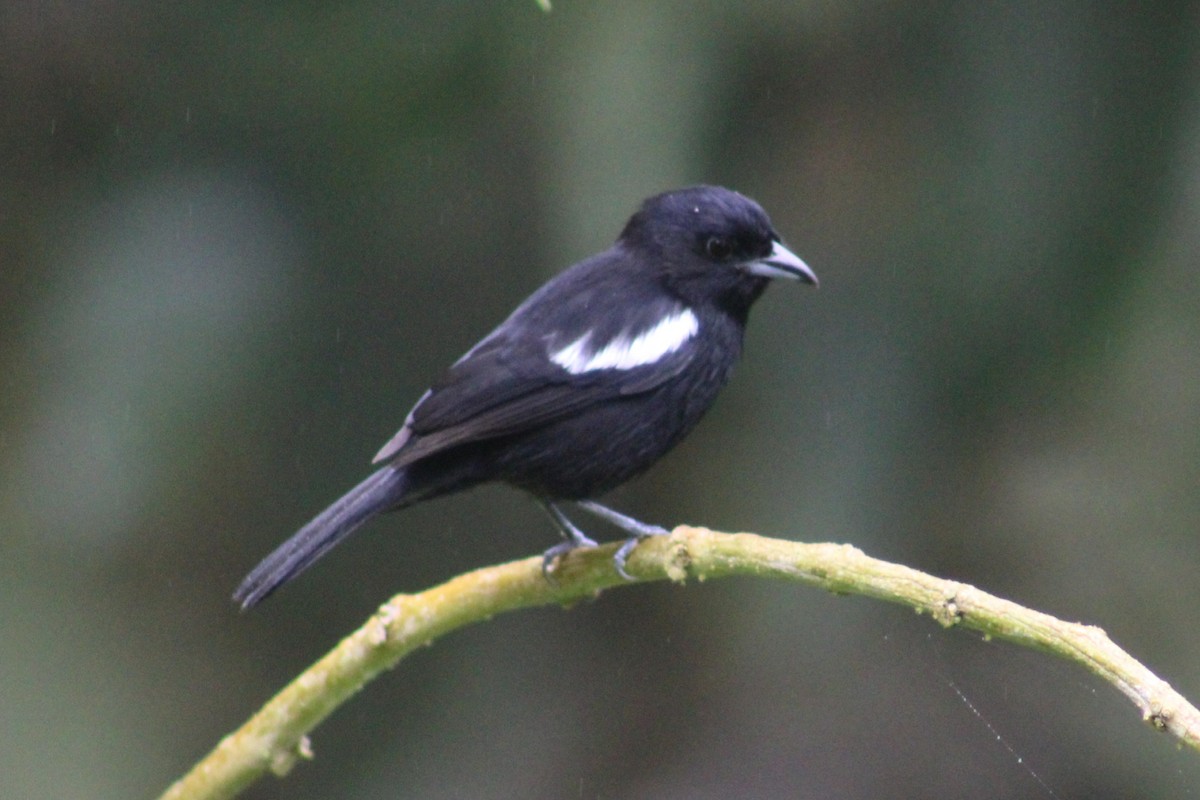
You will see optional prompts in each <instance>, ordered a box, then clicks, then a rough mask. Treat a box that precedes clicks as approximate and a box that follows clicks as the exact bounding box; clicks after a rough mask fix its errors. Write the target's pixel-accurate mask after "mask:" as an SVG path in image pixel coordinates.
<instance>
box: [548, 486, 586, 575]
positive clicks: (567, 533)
mask: <svg viewBox="0 0 1200 800" xmlns="http://www.w3.org/2000/svg"><path fill="white" fill-rule="evenodd" d="M541 505H542V508H544V509H546V513H547V514H549V515H550V519H552V520H554V527H556V528H558V532H559V533H561V534H562V537H563V541H562V542H560V543H559V544H556V545H554V547H551V548H550V549H549V550H547V551H546V552H545V553H543V554H542V574H543V575H545V576H546V577H547V578H549V577H550V572H551V568H552V567H553V565H554V561H555V559H557V558H558V557H559V556H563V555H566V554H567V553H569V552H571V551H572V550H574V549H575V548H576V547H595V546H596V543H595V542H594V541H592V540H591V539H589V538H588V537H587V536H586V535H584V532H583V531H581V530H579V528H577V527H575V523H574V522H571V520H569V519H567V515H566V514H564V513H563V512H562V509H560V508H559V507H558V506H556V505H555V504H554V503H542V504H541Z"/></svg>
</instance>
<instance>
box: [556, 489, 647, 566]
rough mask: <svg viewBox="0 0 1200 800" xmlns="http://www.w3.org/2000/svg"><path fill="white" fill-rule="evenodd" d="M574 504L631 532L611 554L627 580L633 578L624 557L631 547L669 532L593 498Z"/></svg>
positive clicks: (614, 563)
mask: <svg viewBox="0 0 1200 800" xmlns="http://www.w3.org/2000/svg"><path fill="white" fill-rule="evenodd" d="M576 505H578V506H579V507H580V508H582V509H583V510H584V511H587V512H589V513H592V514H595V515H596V516H597V517H600V519H602V520H605V521H607V522H611V523H612V524H613V525H616V526H617V527H618V528H620V529H621V530H623V531H627V532H628V533H631V534H633V535H632V536H630V537H629V538H628V539H626V540H625V543H624V544H622V545H621V547H620V549H618V550H617V552H616V553H615V554H614V555H613V565H614V566H616V568H617V574H618V575H620V576H621V577H622V578H624V579H625V580H627V581H631V580H633V576H631V575H630V574H629V573H628V572H626V571H625V559H627V558H629V554H630V553H632V552H633V548H635V547H637V543H638V542H640V541H641V540H642V539H645V538H646V537H647V536H665V535H667V534H668V533H670V531H668V530H667V529H666V528H660V527H659V526H657V525H648V524H646V523H645V522H642V521H640V520H636V519H634V518H633V517H628V516H626V515H624V514H622V513H621V512H620V511H614V510H613V509H611V508H609V507H608V506H602V505H600V504H599V503H597V502H596V501H595V500H580V501H578V502H577V503H576ZM560 513H561V512H560Z"/></svg>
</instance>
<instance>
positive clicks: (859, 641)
mask: <svg viewBox="0 0 1200 800" xmlns="http://www.w3.org/2000/svg"><path fill="white" fill-rule="evenodd" d="M1198 34H1200V14H1197V11H1196V9H1195V8H1194V7H1193V6H1191V5H1189V4H1180V3H1157V4H1155V3H1152V4H1141V5H1137V6H1133V5H1131V6H1129V7H1116V6H1106V7H1103V8H1101V7H1098V6H1097V7H1095V8H1093V7H1085V6H1083V5H1080V4H1066V3H1034V2H1026V3H1013V4H1005V5H989V4H974V3H941V4H936V3H935V4H929V3H915V2H891V3H878V4H869V3H857V4H855V3H844V4H826V3H795V2H783V1H782V0H779V1H778V2H769V1H767V0H762V1H760V2H751V3H745V4H733V3H715V2H714V3H684V2H667V3H654V4H634V3H604V4H601V3H591V4H582V3H571V2H566V0H560V2H557V3H555V7H554V11H553V13H550V14H543V13H541V12H540V11H538V9H537V8H536V6H535V4H534V3H532V2H529V3H521V2H514V3H495V2H489V3H370V2H349V3H341V4H328V3H294V2H293V3H288V2H275V3H258V4H229V3H216V4H206V5H200V4H190V5H189V4H183V5H181V4H159V5H153V4H144V3H143V4H132V5H131V4H124V5H122V4H117V5H113V4H108V5H104V4H97V3H67V4H64V3H58V4H54V3H41V2H34V3H24V4H10V7H6V8H5V9H4V10H3V12H0V104H2V105H0V107H2V108H3V111H4V113H3V114H2V115H0V375H2V376H3V384H2V385H3V390H2V391H0V581H2V582H3V587H4V592H3V595H2V599H0V641H2V642H3V647H0V726H2V728H0V732H2V733H3V734H4V735H3V736H2V737H0V796H3V797H30V798H32V797H46V798H50V797H53V798H67V797H88V798H107V797H112V798H117V797H130V796H152V795H153V794H154V793H155V792H157V791H158V790H160V789H161V788H163V787H165V785H166V784H167V783H168V782H169V781H170V780H171V779H172V778H173V777H174V776H175V775H176V774H178V773H180V772H181V771H182V770H184V769H185V768H186V767H187V766H188V765H189V764H190V763H191V762H192V761H193V760H194V759H195V758H197V757H199V756H200V755H202V754H203V753H204V752H205V751H207V749H208V748H209V747H210V746H211V745H212V744H214V743H215V742H216V741H217V739H218V738H219V736H220V735H221V734H222V733H223V732H224V731H226V730H227V729H229V728H231V727H233V726H235V725H237V724H238V723H239V722H240V721H241V720H242V719H243V718H244V717H245V716H246V715H247V714H248V713H249V712H250V711H252V710H253V709H254V708H255V707H256V706H257V704H258V703H259V702H261V701H262V700H263V699H264V698H266V697H267V696H269V694H270V693H271V692H272V691H273V690H274V689H276V688H278V687H279V686H280V685H281V684H282V682H283V681H284V680H286V679H287V677H288V676H289V675H291V674H293V673H294V672H295V671H296V670H297V669H298V668H299V667H300V666H301V665H303V664H305V663H307V662H309V661H311V660H312V659H313V658H315V657H316V656H318V655H319V654H320V653H321V652H323V650H324V649H325V648H327V647H328V646H329V645H331V644H332V643H333V642H334V641H336V640H337V638H338V637H339V635H340V634H341V633H342V632H344V631H346V630H348V629H349V628H350V627H351V626H353V625H355V624H356V623H357V622H358V621H359V620H361V619H362V618H363V617H364V616H365V615H366V614H368V613H369V612H370V611H371V610H372V609H373V608H374V607H375V605H376V604H377V603H378V602H380V601H381V600H383V599H384V598H386V597H387V596H388V595H390V594H391V593H393V592H395V591H400V590H405V589H415V588H419V587H423V586H426V585H428V584H431V583H434V582H436V581H439V580H441V579H444V578H446V577H449V576H451V575H453V574H455V573H457V572H459V571H462V570H464V569H467V568H469V567H472V566H476V565H481V564H485V563H489V562H492V561H495V560H499V559H505V558H511V557H517V556H523V555H528V554H530V553H534V552H539V551H540V550H542V549H543V548H545V547H546V546H548V545H549V544H551V543H552V542H553V540H554V534H553V532H552V530H551V528H550V526H549V525H548V524H547V523H546V522H545V520H543V519H542V518H541V515H540V512H538V511H537V510H536V508H534V506H533V504H531V503H529V502H528V501H527V500H525V499H524V498H522V497H520V496H519V495H517V494H516V493H514V492H512V491H509V490H505V489H501V488H486V489H482V490H479V491H477V492H473V493H471V494H468V495H465V496H463V497H458V498H452V499H447V500H443V501H438V502H436V503H434V504H430V505H429V506H426V507H418V508H416V509H413V510H411V511H407V512H405V513H403V514H401V515H397V516H394V517H390V518H387V519H384V520H381V521H379V522H376V523H375V524H373V525H372V526H371V527H370V529H369V530H368V531H367V532H365V533H363V534H361V535H359V537H358V539H357V540H356V541H353V542H351V543H350V544H348V545H347V546H346V547H345V548H344V549H342V550H339V551H338V552H337V554H336V555H335V556H333V557H331V558H330V559H329V560H328V561H327V562H324V563H322V564H321V565H320V567H319V568H317V569H316V570H314V571H313V572H312V573H311V574H308V575H305V576H304V578H303V579H302V580H300V581H299V582H297V583H296V584H295V585H293V586H289V587H288V588H287V589H286V590H285V591H283V592H281V593H280V594H279V595H278V596H277V597H275V598H272V600H271V601H270V602H269V603H268V604H266V605H265V606H264V607H262V608H261V609H258V610H256V611H255V612H254V613H252V614H250V615H245V616H242V615H239V614H237V613H236V612H235V611H234V609H233V607H232V605H231V604H230V602H229V600H228V597H229V593H230V592H231V591H232V589H233V587H234V586H235V585H236V583H237V582H238V580H239V579H240V578H241V577H242V575H243V574H244V573H245V572H246V571H247V570H248V569H249V568H250V567H251V566H253V564H254V563H255V562H256V560H257V559H258V558H259V557H261V556H262V555H264V554H265V553H266V552H267V551H268V550H269V549H270V548H272V547H273V546H274V545H275V544H277V543H278V542H279V541H281V540H282V539H283V538H284V537H285V536H287V535H288V534H290V533H291V532H292V531H293V530H294V529H295V528H296V527H297V526H298V525H300V524H301V523H303V522H304V521H305V520H306V519H307V518H308V517H309V516H310V515H311V514H313V513H315V512H316V511H318V510H320V508H322V507H323V505H324V504H325V503H327V502H329V501H331V500H333V499H334V498H335V497H336V496H337V495H338V494H340V492H342V491H343V490H344V489H346V488H348V487H349V486H350V485H352V483H354V482H355V481H356V480H357V479H358V478H359V477H361V476H362V475H363V474H364V473H365V471H366V469H367V463H366V462H367V461H368V460H369V458H370V456H371V455H372V454H373V453H374V452H375V449H376V448H377V447H378V445H379V444H380V443H381V442H382V441H384V440H385V439H386V438H387V437H388V436H390V435H391V434H392V433H393V432H394V431H395V429H396V428H397V427H398V426H399V424H400V422H401V421H402V420H403V418H404V415H405V413H406V412H407V410H408V407H409V405H410V404H411V403H412V402H413V401H414V400H415V399H416V398H417V397H418V396H419V394H420V392H421V391H422V389H423V388H424V386H425V385H426V384H427V382H428V381H429V380H431V379H432V378H433V377H435V376H436V373H437V372H438V370H439V369H440V368H441V367H442V366H444V365H445V364H447V363H449V362H450V361H452V360H453V359H454V358H456V357H457V356H458V355H459V354H460V353H461V352H462V351H463V349H464V348H466V347H468V346H469V345H470V344H471V343H472V342H474V341H475V340H476V339H477V338H478V337H479V336H481V335H482V334H484V333H486V332H487V331H488V330H489V329H490V327H491V326H492V325H494V324H495V323H496V322H498V321H499V320H500V319H501V318H502V317H503V316H504V315H505V314H506V313H507V311H508V310H509V309H510V308H511V307H512V306H513V305H514V304H515V303H516V302H518V301H520V299H522V298H523V297H524V296H525V295H526V294H527V293H528V292H529V291H530V290H532V289H533V288H534V287H536V286H537V285H538V284H539V283H540V282H541V281H543V280H544V279H545V278H546V277H547V276H549V275H550V274H552V273H553V272H554V271H555V270H557V269H559V268H561V267H562V266H565V265H567V264H569V263H571V262H572V261H574V260H576V259H578V258H580V257H583V256H585V255H588V254H590V253H591V252H594V251H595V250H597V249H600V248H602V247H604V246H606V245H607V244H608V242H609V241H610V240H611V239H612V238H613V237H614V236H615V235H616V233H617V231H618V230H619V227H620V225H621V224H622V222H623V221H624V219H625V217H626V216H627V214H628V213H629V212H630V211H631V210H632V209H633V208H634V207H635V205H636V203H637V202H638V201H639V200H640V199H641V198H642V197H644V196H645V195H648V194H651V193H653V192H657V191H661V190H663V189H667V188H671V187H675V186H679V185H683V184H688V183H694V182H701V181H703V182H714V183H722V184H727V185H730V186H733V187H735V188H737V189H740V190H742V191H744V192H746V193H748V194H750V195H752V196H754V197H756V198H758V199H759V200H760V201H761V202H762V203H763V205H764V206H765V207H766V208H767V209H768V211H769V212H770V213H771V214H772V216H773V217H774V220H775V223H776V227H777V228H778V229H779V230H780V231H782V232H783V233H784V235H785V236H786V237H787V239H788V241H789V244H790V245H791V246H792V248H793V249H794V250H795V251H796V252H798V253H800V254H801V255H802V256H803V257H804V258H805V259H806V260H807V261H808V262H809V263H810V264H811V265H812V266H813V267H814V268H815V269H816V271H817V272H818V274H819V275H820V276H821V281H822V286H821V290H820V291H819V292H817V293H809V292H801V291H798V290H795V287H792V286H776V287H773V288H772V290H771V292H770V293H769V296H768V297H766V298H765V299H764V300H763V301H762V302H761V303H760V304H759V306H758V307H757V308H756V309H755V315H754V319H753V320H752V323H751V328H750V331H749V335H748V342H747V356H746V359H745V361H744V363H743V364H742V367H741V369H740V371H739V374H738V375H737V377H736V378H735V380H734V383H733V384H732V385H731V386H730V388H729V389H728V390H727V392H726V394H725V395H724V396H723V398H722V400H721V402H720V403H719V404H718V408H717V409H716V410H715V411H714V412H713V413H712V414H711V415H710V418H709V419H708V420H706V421H705V423H704V424H703V425H702V426H701V428H700V430H699V431H697V433H696V434H695V435H694V436H693V437H692V438H691V439H690V440H689V441H688V442H686V443H685V444H684V445H682V446H681V447H680V448H679V450H678V451H677V452H676V453H674V454H673V455H672V456H670V457H669V458H668V459H667V460H666V461H664V462H663V464H662V465H660V466H659V467H658V468H656V469H655V470H654V471H653V472H651V474H649V475H648V476H647V477H646V478H644V479H642V480H641V481H639V482H638V483H636V484H635V485H632V486H631V487H629V488H627V489H624V490H622V491H621V492H620V493H619V495H618V497H616V498H614V502H615V503H616V504H617V505H619V506H620V507H622V508H625V509H627V510H629V511H630V512H632V513H636V514H637V515H639V516H641V517H643V518H646V519H650V520H655V521H660V522H663V523H668V524H669V523H672V522H677V521H688V522H697V523H702V524H707V525H710V526H712V527H715V528H724V529H748V530H757V531H761V532H763V533H767V534H773V535H786V536H791V537H795V538H803V539H810V540H826V539H832V540H841V541H851V542H854V543H856V544H858V545H860V546H862V547H864V548H865V549H867V550H868V552H870V553H872V554H873V555H878V556H882V557H886V558H892V559H895V560H900V561H903V562H905V563H909V564H911V565H913V566H915V567H918V568H921V569H925V570H928V571H932V572H935V573H938V574H942V575H946V576H949V577H954V578H957V579H961V580H964V581H968V582H971V583H975V584H978V585H980V586H982V587H984V588H986V589H988V590H990V591H993V592H996V593H999V594H1002V595H1007V596H1010V597H1013V598H1014V599H1017V600H1019V601H1021V602H1024V603H1027V604H1030V605H1033V606H1035V607H1039V608H1043V609H1045V610H1047V611H1049V612H1051V613H1055V614H1058V615H1060V616H1064V617H1067V618H1076V619H1081V620H1085V621H1088V622H1093V623H1096V624H1100V625H1102V626H1104V627H1106V628H1107V629H1108V630H1109V632H1110V633H1111V634H1112V635H1113V636H1114V638H1115V639H1116V640H1117V641H1118V642H1120V643H1121V644H1123V645H1125V646H1126V647H1128V648H1129V649H1131V650H1132V651H1133V652H1134V653H1135V654H1137V655H1139V656H1141V657H1142V658H1144V659H1145V660H1146V661H1147V663H1148V664H1149V665H1150V666H1152V667H1153V668H1155V669H1157V670H1159V672H1160V674H1162V675H1163V676H1164V677H1165V678H1167V679H1168V680H1170V681H1171V682H1172V683H1173V684H1174V685H1175V686H1176V687H1177V688H1178V689H1180V690H1181V691H1182V692H1183V693H1184V694H1185V695H1188V696H1190V697H1191V698H1193V700H1195V699H1196V698H1198V697H1200V678H1198V676H1197V671H1196V666H1195V665H1196V664H1197V663H1200V633H1198V632H1197V626H1196V624H1195V620H1196V617H1197V611H1198V610H1200V577H1198V576H1200V270H1198V269H1197V265H1198V264H1200V225H1197V222H1196V220H1197V219H1200V145H1198V143H1200V103H1198V102H1197V100H1198V90H1200V58H1198V53H1200V51H1198V45H1200V42H1198ZM964 700H969V702H964ZM998 737H999V739H998ZM314 749H315V750H316V753H317V760H316V762H315V763H314V764H311V765H305V766H301V767H299V768H298V769H297V770H296V771H295V772H294V773H293V774H292V775H291V776H290V777H289V778H288V779H287V785H286V787H285V788H284V793H285V794H286V795H287V796H288V797H296V798H300V797H345V798H350V797H354V798H376V797H380V798H382V797H388V798H391V797H517V796H519V797H563V796H581V797H600V796H605V797H612V796H636V797H659V798H663V797H687V798H698V797H722V798H723V797H729V796H734V795H735V794H736V795H737V796H744V795H745V794H746V793H749V794H751V795H753V796H806V797H810V796H811V797H880V796H887V797H934V796H945V797H1013V796H1026V797H1043V796H1048V795H1049V791H1048V790H1047V788H1046V787H1049V789H1050V790H1052V791H1053V795H1054V796H1058V797H1091V798H1103V797H1113V798H1118V797H1129V796H1134V795H1137V796H1158V797H1168V796H1169V797H1183V796H1192V795H1195V793H1196V791H1197V790H1196V787H1197V786H1198V785H1200V763H1198V762H1197V759H1196V757H1195V755H1194V754H1193V753H1188V752H1180V751H1177V750H1176V749H1175V747H1174V746H1173V744H1172V743H1171V742H1169V741H1167V740H1166V739H1164V738H1162V737H1157V736H1155V735H1154V734H1153V733H1152V732H1150V731H1149V730H1148V729H1146V728H1144V727H1143V726H1142V725H1141V724H1140V723H1139V721H1138V720H1137V719H1136V717H1135V715H1134V714H1133V713H1131V711H1130V709H1129V708H1128V707H1127V705H1126V704H1125V703H1124V701H1123V700H1122V699H1121V698H1119V697H1116V696H1115V694H1114V693H1113V692H1112V691H1111V690H1110V689H1108V688H1106V687H1104V686H1102V685H1099V684H1097V683H1095V682H1094V681H1092V680H1090V679H1089V678H1087V677H1086V676H1084V675H1083V674H1081V673H1080V672H1079V671H1077V670H1074V669H1071V668H1069V667H1066V666H1064V665H1060V664H1057V663H1054V662H1050V661H1048V660H1046V659H1045V658H1043V657H1040V656H1038V655H1036V654H1031V653H1024V652H1020V651H1017V650H1015V649H1013V648H1010V647H1007V646H1003V645H997V644H993V643H986V642H981V641H978V640H975V639H973V638H972V637H970V636H969V635H967V634H964V633H962V632H956V631H949V632H946V631H942V630H940V629H938V628H936V627H935V626H933V625H931V624H930V623H929V621H928V620H919V619H914V618H912V617H911V615H909V614H907V613H906V612H903V611H899V610H897V609H892V608H886V607H882V606H878V605H876V604H873V603H869V602H866V601H862V600H847V599H839V598H832V597H827V596H824V595H820V594H817V593H815V592H811V591H804V590H798V589H796V588H795V587H793V586H775V585H771V584H763V583H756V582H733V581H730V582H722V583H717V584H713V585H705V586H689V587H688V588H687V589H686V590H679V589H677V588H673V587H665V586H662V587H635V588H630V589H627V590H624V591H620V592H614V593H611V594H610V595H608V596H606V597H605V598H603V600H602V601H601V602H599V603H596V604H594V605H591V606H588V607H579V608H575V609H572V610H571V611H570V612H559V611H542V612H536V613H530V614H523V615H520V616H515V617H512V618H506V619H497V620H495V621H494V622H493V623H492V624H490V625H486V626H482V627H480V628H478V629H475V630H471V631H466V632H464V633H462V634H460V635H457V636H455V637H453V638H451V639H449V640H447V641H445V642H442V643H439V644H438V646H437V647H436V648H433V649H431V650H429V651H428V652H427V653H422V654H420V655H418V656H417V657H415V658H413V659H411V660H410V661H408V662H406V663H405V664H404V665H403V666H402V667H401V668H400V669H399V670H398V671H397V672H396V673H394V674H393V675H391V676H388V677H387V678H385V679H383V680H381V681H379V682H378V683H376V684H375V685H373V686H372V687H370V688H369V689H368V690H367V692H366V693H364V694H363V695H362V696H361V697H360V698H358V699H357V700H356V701H355V702H354V703H352V704H351V705H350V706H349V707H348V708H347V709H345V710H343V711H342V712H340V713H339V714H338V715H337V716H335V717H334V718H333V719H332V720H330V722H329V723H328V724H327V725H325V726H324V727H322V728H321V729H320V730H319V732H318V735H317V737H316V739H315V741H314ZM278 791H279V790H278V787H273V786H271V785H269V784H266V785H263V786H260V787H256V788H255V789H254V790H252V792H251V793H250V794H251V796H257V797H267V796H277V794H278Z"/></svg>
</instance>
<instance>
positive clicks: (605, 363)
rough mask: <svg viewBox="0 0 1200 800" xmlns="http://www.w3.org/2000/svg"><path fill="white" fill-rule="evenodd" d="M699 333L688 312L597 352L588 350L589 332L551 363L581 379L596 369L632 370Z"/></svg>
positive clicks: (626, 335)
mask: <svg viewBox="0 0 1200 800" xmlns="http://www.w3.org/2000/svg"><path fill="white" fill-rule="evenodd" d="M699 330H700V320H698V319H696V315H695V314H693V313H692V310H691V309H690V308H684V309H681V310H679V311H676V312H675V313H674V314H670V315H668V316H666V317H663V318H662V319H661V320H659V321H658V324H656V325H655V326H654V327H653V328H650V329H648V330H646V331H643V332H642V333H639V334H638V335H636V336H632V335H630V333H629V332H625V333H622V334H620V335H619V336H617V337H616V338H615V339H613V340H612V341H610V342H609V343H608V344H606V345H604V346H603V347H601V348H600V349H599V350H593V349H592V348H591V347H589V346H588V344H589V342H590V340H591V338H592V334H591V331H589V332H587V333H585V334H584V335H583V336H580V337H579V338H578V339H576V340H575V341H573V342H571V343H570V344H568V345H567V346H566V347H563V348H562V349H560V350H555V351H554V352H553V353H551V354H550V360H551V361H553V362H554V363H555V364H558V365H559V366H560V367H562V368H563V369H565V370H566V371H567V372H570V373H571V374H572V375H580V374H582V373H584V372H591V371H593V370H598V369H633V368H634V367H643V366H646V365H647V364H653V363H654V362H655V361H658V360H659V359H660V358H663V357H664V356H667V355H670V354H671V353H674V352H675V351H676V350H678V349H679V348H681V347H683V345H684V344H686V343H687V341H688V340H689V339H691V338H692V337H693V336H695V335H696V333H697V331H699Z"/></svg>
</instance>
